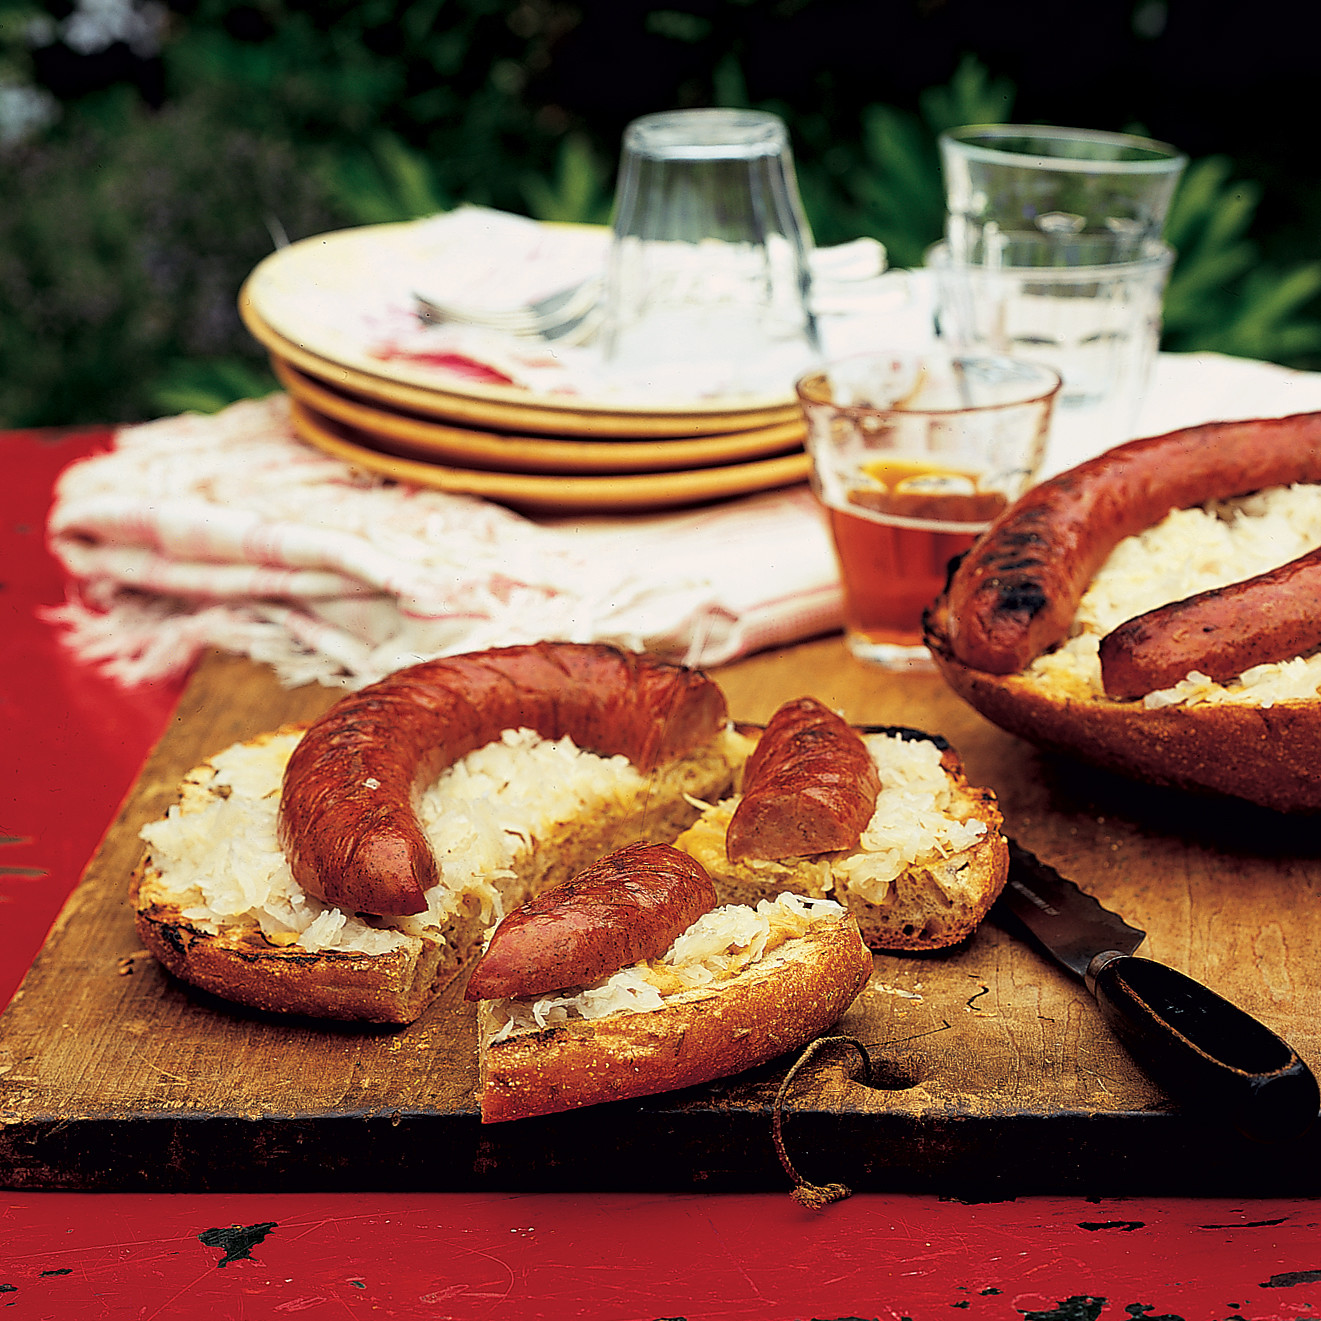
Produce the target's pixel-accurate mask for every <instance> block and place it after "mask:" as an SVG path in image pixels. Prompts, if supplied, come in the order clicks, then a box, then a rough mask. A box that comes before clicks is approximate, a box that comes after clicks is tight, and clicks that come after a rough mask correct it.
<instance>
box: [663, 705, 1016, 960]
mask: <svg viewBox="0 0 1321 1321" xmlns="http://www.w3.org/2000/svg"><path fill="white" fill-rule="evenodd" d="M862 734H863V742H864V743H865V744H866V746H867V750H868V751H869V752H870V754H871V756H872V760H873V762H874V763H875V765H876V768H877V770H878V772H879V774H880V780H881V791H880V793H879V795H878V796H877V799H876V809H875V811H874V813H873V814H872V818H871V820H870V821H869V822H868V824H867V826H866V827H865V828H864V830H863V832H862V838H861V839H860V841H859V843H858V846H857V848H856V849H846V850H840V851H837V852H831V853H820V854H815V855H811V856H806V857H792V858H772V859H758V858H745V859H740V860H739V861H737V862H736V861H733V860H731V859H730V858H729V856H728V854H727V852H726V849H725V835H726V831H727V830H728V828H729V822H730V819H731V818H732V816H733V815H734V812H735V810H736V809H737V807H738V804H739V802H740V798H739V796H738V795H737V794H734V795H733V796H731V797H729V798H726V799H724V800H722V801H719V802H713V803H710V804H708V805H707V806H706V808H705V810H704V811H703V813H702V815H701V816H700V817H699V818H698V820H697V821H696V822H694V824H693V825H692V826H690V827H689V828H688V829H687V830H686V831H684V832H683V834H681V835H680V836H679V837H678V839H676V840H675V842H674V843H675V847H676V848H679V849H682V850H684V851H685V852H686V853H688V854H690V855H691V856H692V857H694V858H696V859H697V861H698V862H700V863H701V864H702V866H704V867H705V868H706V870H707V871H708V872H709V873H710V875H711V879H712V880H713V881H714V882H715V886H716V893H717V894H718V895H719V897H720V900H721V902H722V903H733V904H750V903H756V902H757V901H758V900H760V899H765V898H769V897H771V896H773V895H775V894H778V893H780V892H781V891H784V890H791V891H793V892H794V893H797V894H802V895H807V896H810V897H813V898H829V899H833V900H835V901H836V902H837V903H839V904H842V905H843V906H844V907H845V908H846V909H848V911H849V912H851V913H852V914H853V915H854V917H855V918H856V919H857V921H858V926H859V928H860V929H861V931H862V935H863V938H864V939H865V940H866V942H867V944H868V945H869V946H870V947H871V948H872V949H874V950H932V949H941V948H944V947H947V946H949V945H954V944H957V943H958V942H959V941H961V940H964V939H966V938H967V937H968V936H969V935H971V934H972V932H973V931H974V930H975V929H976V928H977V926H978V925H979V924H980V922H981V920H982V919H983V918H984V917H985V916H986V913H987V911H988V910H989V909H990V907H991V905H992V904H993V903H994V902H995V900H996V898H997V897H998V896H999V894H1000V891H1001V890H1002V889H1003V888H1004V883H1005V877H1006V876H1007V874H1008V869H1009V850H1008V845H1007V844H1006V842H1005V839H1004V836H1003V835H1002V834H1001V827H1002V826H1003V824H1004V821H1003V817H1002V815H1001V813H1000V808H999V805H998V803H997V802H996V799H995V795H994V794H993V793H992V792H991V790H989V789H985V788H977V787H975V786H973V785H971V784H970V783H969V782H968V777H967V774H966V772H965V770H964V767H963V763H962V761H961V759H960V758H959V756H958V754H957V753H956V752H955V751H954V749H953V748H951V747H950V745H949V744H948V743H947V742H946V741H945V740H944V739H941V738H938V737H936V736H934V735H930V734H925V733H922V732H921V731H919V730H912V729H903V728H899V727H891V728H886V729H874V730H868V731H862Z"/></svg>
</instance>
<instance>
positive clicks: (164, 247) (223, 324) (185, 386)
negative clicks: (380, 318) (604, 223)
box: [0, 0, 1321, 426]
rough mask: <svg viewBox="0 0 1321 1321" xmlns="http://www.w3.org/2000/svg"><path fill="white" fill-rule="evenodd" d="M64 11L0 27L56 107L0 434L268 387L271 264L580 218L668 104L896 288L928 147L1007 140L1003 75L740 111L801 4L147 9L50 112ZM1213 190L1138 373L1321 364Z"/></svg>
mask: <svg viewBox="0 0 1321 1321" xmlns="http://www.w3.org/2000/svg"><path fill="white" fill-rule="evenodd" d="M70 8H71V5H70V2H69V0H43V2H41V3H38V2H37V0H0V91H2V90H3V88H4V87H5V86H6V85H9V86H40V85H42V84H45V85H47V86H49V87H51V88H52V90H54V91H55V92H56V94H57V96H58V98H59V103H60V113H59V115H58V117H57V118H55V119H54V121H53V122H52V123H50V124H48V125H46V126H44V127H42V128H40V129H39V130H38V131H36V132H33V133H30V134H28V135H26V136H25V137H22V138H21V139H15V140H11V141H8V142H4V141H0V199H3V204H2V205H0V424H4V425H9V426H24V425H52V424H56V425H58V424H66V423H77V422H84V421H130V420H135V419H138V418H144V417H149V416H155V415H159V414H161V413H167V412H174V411H179V410H181V409H184V408H189V407H197V408H203V409H209V408H214V407H218V406H220V405H221V404H223V403H224V402H226V401H228V400H230V399H233V398H237V397H242V396H244V395H247V394H252V393H258V392H262V391H265V390H267V389H270V388H272V387H273V384H274V383H273V380H272V378H271V377H270V376H269V373H268V371H267V369H266V366H265V363H264V355H263V353H262V351H261V350H260V349H259V347H258V346H257V345H256V344H255V343H254V342H253V341H252V340H251V338H250V336H248V335H247V333H246V331H244V329H243V327H242V325H241V323H240V322H239V320H238V317H237V313H236V310H235V299H236V295H237V292H238V289H239V286H240V285H241V283H242V281H243V279H244V277H245V276H246V275H247V274H248V272H249V271H250V270H251V269H252V267H253V266H254V265H255V264H256V263H257V262H258V261H260V260H261V258H262V257H263V256H265V255H266V254H267V253H268V252H270V251H271V250H272V248H273V247H274V246H275V245H277V244H279V243H281V242H284V241H286V240H296V239H298V238H301V237H304V236H306V235H309V234H314V233H318V232H322V231H324V230H328V229H334V228H339V227H342V226H345V225H353V224H366V223H375V222H380V221H387V220H396V219H405V218H410V217H413V216H418V215H424V214H429V213H431V212H434V211H436V210H440V209H445V208H448V207H450V206H453V205H454V204H456V203H458V202H460V201H470V202H478V203H484V204H488V205H492V206H497V207H502V208H505V209H508V210H513V211H519V212H523V213H526V214H530V215H534V216H537V217H540V218H544V219H555V220H596V221H601V220H605V219H606V218H607V217H608V214H609V208H610V199H611V193H612V188H613V172H614V162H615V157H616V153H617V150H618V142H619V135H620V133H621V131H622V129H623V127H624V124H625V123H626V122H627V120H628V119H629V118H631V117H632V115H633V114H634V113H642V112H644V111H647V110H654V109H663V108H667V107H669V106H676V105H701V104H724V105H742V104H755V105H759V106H762V107H763V108H766V109H770V110H774V111H776V112H778V113H780V114H782V115H783V116H784V117H785V118H786V120H787V121H788V122H789V125H790V129H791V133H792V135H793V138H794V142H795V150H796V154H797V159H798V167H799V173H800V181H801V185H802V190H803V195H804V201H805V204H806V206H807V209H808V213H809V218H810V219H811V222H812V225H813V229H814V231H815V234H816V237H817V240H818V242H819V243H822V244H829V243H836V242H840V241H843V240H846V239H849V238H853V237H856V236H858V235H860V234H870V235H874V236H876V237H878V238H880V239H881V240H882V241H883V242H884V243H885V244H886V245H887V247H888V248H889V251H890V255H891V261H892V263H893V264H895V265H911V264H918V263H920V262H921V260H922V253H923V251H924V250H925V248H926V247H927V246H928V245H929V244H930V243H931V242H933V241H934V240H935V239H937V238H938V237H939V236H940V231H941V226H942V192H941V181H940V171H939V164H938V160H937V155H936V147H935V139H936V134H937V133H938V132H939V131H940V130H941V129H943V128H945V127H949V126H953V125H955V124H958V123H969V122H992V121H1005V120H1007V119H1010V118H1011V117H1013V116H1014V114H1015V111H1016V109H1017V103H1018V100H1019V87H1018V85H1017V84H1016V81H1015V79H1014V78H1013V77H1010V76H1008V75H1006V74H1005V73H1004V72H1002V71H998V70H997V69H995V68H993V67H992V66H991V64H990V63H989V62H988V60H986V59H984V58H979V57H976V56H973V55H969V54H966V53H965V54H963V55H962V56H961V57H960V58H958V59H957V60H955V61H954V62H953V63H952V65H951V66H950V67H948V68H944V69H943V70H941V73H942V77H941V78H940V79H939V80H938V81H933V82H931V84H930V85H928V86H924V87H922V88H921V90H920V91H919V92H917V93H916V94H915V95H912V96H905V97H903V98H896V100H895V102H894V103H890V102H889V101H887V100H886V99H884V98H883V97H881V96H879V95H877V94H876V90H875V89H876V88H878V87H881V86H883V84H881V83H880V82H878V81H876V80H874V79H862V78H858V77H850V76H845V75H842V74H838V73H832V72H831V70H832V67H833V66H832V62H831V60H830V59H825V60H822V61H819V62H818V64H817V65H816V66H813V67H814V70H815V71H814V72H813V73H812V75H811V76H810V77H806V76H804V77H797V78H795V77H789V76H787V75H786V76H784V77H782V78H780V79H778V80H777V79H776V78H767V77H766V76H765V75H764V74H763V75H762V76H761V77H760V78H759V80H758V81H757V82H756V85H755V86H753V85H750V79H749V77H748V70H749V68H751V67H753V65H754V64H755V63H756V58H755V57H756V54H757V48H756V44H755V43H756V42H757V40H758V34H759V33H761V32H764V31H766V30H767V27H768V25H774V24H775V23H780V24H781V26H783V25H785V24H788V23H790V22H794V23H797V24H799V27H797V28H794V29H793V31H794V32H800V31H801V32H804V33H808V34H811V33H812V32H813V31H817V30H821V31H823V32H824V31H827V30H828V25H829V21H830V18H831V12H832V11H831V10H830V7H829V3H828V0H679V2H678V3H675V4H674V5H672V6H671V7H667V8H653V7H651V6H650V5H646V4H642V5H638V4H631V3H628V2H627V0H614V3H613V4H612V5H610V6H608V7H602V8H600V9H594V7H593V6H592V5H591V4H589V3H579V4H573V3H570V2H569V0H513V3H507V2H505V0H413V2H412V3H408V2H406V0H405V2H403V3H394V2H392V0H248V2H247V3H242V4H239V3H234V0H176V2H175V3H174V4H172V5H171V7H170V11H169V21H168V26H167V29H166V31H165V36H164V40H163V42H162V44H161V48H160V52H159V56H158V57H156V58H153V59H151V60H148V61H141V60H139V61H137V62H134V61H131V60H130V61H121V65H120V66H115V65H114V64H113V61H111V62H110V64H109V65H108V66H106V67H100V68H99V70H96V69H94V70H93V71H92V74H93V75H95V76H91V75H87V74H86V71H84V76H83V77H82V81H81V82H78V83H77V84H76V85H71V84H70V81H69V79H68V78H67V77H66V78H65V79H64V81H63V83H62V82H61V78H60V68H61V66H60V65H59V62H58V60H55V59H54V58H53V57H54V56H55V55H58V54H60V47H59V43H55V44H53V45H52V44H51V43H49V42H47V43H46V44H45V45H43V44H41V43H39V42H34V38H33V33H34V31H39V30H40V29H39V28H34V27H33V23H34V21H39V22H44V23H45V25H46V28H47V29H49V28H50V27H51V25H52V24H58V23H59V22H60V21H61V20H63V19H64V18H67V16H68V14H69V12H70ZM814 15H816V16H819V19H818V21H817V27H816V28H813V27H812V26H811V23H810V21H809V20H812V19H813V18H814ZM593 24H594V25H595V26H594V28H593V30H594V31H597V32H598V33H599V37H598V41H597V44H596V45H595V46H594V47H593V48H592V50H593V52H594V62H589V63H586V64H584V63H583V57H582V54H581V47H580V48H579V54H578V56H577V57H576V58H577V61H578V62H577V63H576V64H575V63H574V62H573V60H572V59H571V58H570V56H569V54H567V53H566V52H570V51H571V49H572V42H571V41H570V38H571V37H572V36H573V35H574V34H575V32H581V31H582V30H584V28H585V27H586V26H590V25H593ZM804 24H806V26H804ZM112 54H113V52H112ZM119 54H120V55H122V54H123V52H122V51H121V52H119ZM806 60H807V55H806V54H805V55H804V62H805V63H806ZM103 63H104V62H103ZM658 70H659V72H657V71H658ZM621 89H622V90H621ZM625 93H627V94H625ZM629 97H632V98H633V102H632V104H630V103H629ZM901 100H902V102H903V103H902V104H901V103H900V101H901ZM1031 109H1032V107H1028V110H1027V113H1024V111H1023V110H1018V113H1019V114H1021V115H1022V116H1023V117H1024V118H1029V117H1038V118H1039V117H1040V116H1032V115H1031ZM1064 122H1081V121H1080V120H1076V119H1075V120H1065V121H1064ZM1092 126H1094V127H1103V128H1125V127H1136V128H1143V127H1145V125H1143V124H1142V123H1141V122H1138V121H1130V122H1113V123H1111V122H1097V123H1095V124H1093V125H1092ZM1238 176H1239V171H1238V168H1237V166H1236V165H1235V164H1234V163H1233V162H1231V160H1230V158H1229V157H1228V156H1226V155H1219V154H1211V155H1206V156H1203V157H1199V158H1197V159H1195V160H1194V162H1193V164H1192V166H1191V167H1190V169H1189V171H1188V173H1187V176H1186V178H1185V181H1184V184H1183V186H1182V187H1181V189H1180V192H1179V194H1178V196H1177V198H1176V202H1175V206H1174V210H1173V214H1172V216H1171V219H1170V224H1169V231H1168V232H1169V237H1170V239H1171V241H1172V242H1173V243H1174V244H1175V246H1176V247H1177V248H1178V250H1179V254H1180V256H1179V261H1178V263H1177V265H1176V268H1175V274H1174V277H1173V279H1172V282H1171V287H1170V291H1169V297H1168V300H1167V308H1166V329H1165V346H1166V347H1167V348H1171V349H1176V350H1178V349H1182V350H1189V349H1216V350H1221V351H1224V352H1228V353H1234V354H1240V355H1244V356H1250V357H1259V358H1265V359H1271V360H1274V361H1279V362H1283V363H1288V364H1293V365H1299V366H1317V365H1321V262H1317V261H1312V260H1303V259H1299V258H1298V256H1297V255H1296V254H1294V253H1292V252H1288V251H1283V252H1281V253H1280V254H1279V255H1271V254H1269V253H1264V252H1263V238H1262V236H1261V235H1260V234H1259V233H1258V232H1257V230H1258V229H1259V228H1260V226H1259V225H1258V224H1257V216H1258V207H1259V204H1260V203H1261V201H1262V190H1261V187H1260V185H1258V184H1256V183H1254V182H1251V181H1249V180H1246V179H1243V178H1241V177H1238Z"/></svg>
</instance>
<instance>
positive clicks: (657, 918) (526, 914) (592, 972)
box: [464, 843, 716, 1000]
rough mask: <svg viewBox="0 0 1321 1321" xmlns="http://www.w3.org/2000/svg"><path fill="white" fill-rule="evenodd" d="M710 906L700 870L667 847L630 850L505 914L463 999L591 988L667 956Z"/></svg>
mask: <svg viewBox="0 0 1321 1321" xmlns="http://www.w3.org/2000/svg"><path fill="white" fill-rule="evenodd" d="M715 906H716V891H715V886H714V885H713V884H712V881H711V877H710V876H708V875H707V872H706V868H705V867H703V866H702V865H701V863H699V862H697V861H696V860H695V859H693V858H690V857H689V856H688V854H686V853H681V852H680V851H679V850H678V849H675V848H671V847H670V846H669V845H668V844H644V843H638V844H630V845H629V846H628V847H627V848H623V849H619V850H618V851H617V852H615V853H612V854H610V855H609V856H608V857H605V858H602V859H601V860H600V861H599V862H594V863H593V864H592V865H591V866H590V867H588V868H587V869H586V870H585V871H581V872H579V873H578V875H577V876H575V877H573V879H572V880H568V881H565V882H564V883H563V884H562V885H557V886H554V887H553V888H552V889H550V890H547V891H546V892H545V893H544V894H540V895H538V896H537V897H536V898H535V899H530V900H528V902H527V903H525V904H524V905H523V906H522V907H521V908H516V909H515V910H514V911H513V912H512V913H510V914H509V916H508V917H506V918H505V920H504V921H503V922H501V923H500V925H499V926H498V927H496V929H495V934H494V935H493V936H492V937H491V943H490V944H489V945H488V946H487V948H486V953H485V954H483V955H482V957H481V959H480V960H479V961H478V963H477V966H476V967H475V968H474V969H473V971H472V976H471V977H470V978H469V979H468V988H467V990H466V991H465V992H464V998H465V999H467V1000H496V999H500V998H502V997H504V996H531V995H545V994H548V993H550V992H552V991H560V990H564V989H565V988H567V987H576V986H590V985H592V983H593V982H597V981H600V980H601V978H603V977H608V976H609V975H610V974H611V973H613V972H618V971H619V969H620V968H627V967H629V966H630V965H632V964H634V963H640V962H641V961H642V960H643V959H654V958H657V957H659V956H660V955H662V954H664V953H665V951H666V950H667V949H669V948H670V946H671V945H672V944H674V938H675V937H676V936H677V935H679V934H680V933H681V932H684V931H687V930H688V928H689V927H690V926H692V924H693V923H694V922H696V921H697V919H698V918H699V917H701V916H702V914H703V913H709V912H710V911H711V910H712V909H713V908H714V907H715Z"/></svg>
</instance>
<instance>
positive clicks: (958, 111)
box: [918, 55, 1016, 134]
mask: <svg viewBox="0 0 1321 1321" xmlns="http://www.w3.org/2000/svg"><path fill="white" fill-rule="evenodd" d="M1015 95H1016V93H1015V90H1014V84H1013V83H1012V82H1011V81H1010V80H1009V79H1008V78H992V77H991V75H990V73H989V72H988V71H987V69H986V68H985V66H984V65H983V64H982V63H981V61H980V60H978V59H977V58H976V57H975V56H973V55H965V56H964V57H963V59H962V60H960V61H959V67H958V68H957V69H956V70H955V71H954V76H953V78H951V79H950V81H949V83H948V84H946V85H945V86H944V87H930V88H928V89H927V90H926V91H925V92H923V93H922V94H921V96H920V97H919V98H918V102H919V104H920V105H921V107H922V118H923V119H924V120H925V122H926V124H927V127H928V128H930V129H931V131H932V132H933V133H935V134H941V133H944V132H945V131H946V129H951V128H958V127H960V126H961V125H963V124H1006V123H1008V122H1009V116H1010V114H1011V113H1012V111H1013V108H1014V97H1015Z"/></svg>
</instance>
